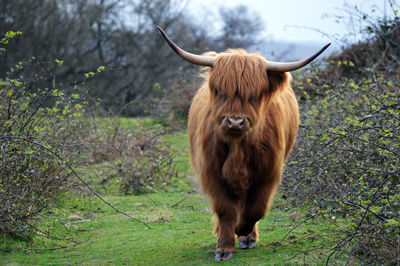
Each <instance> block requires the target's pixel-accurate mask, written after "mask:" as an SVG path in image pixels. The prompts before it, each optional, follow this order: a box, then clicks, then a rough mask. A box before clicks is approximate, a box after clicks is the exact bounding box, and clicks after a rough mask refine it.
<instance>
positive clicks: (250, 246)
mask: <svg viewBox="0 0 400 266" xmlns="http://www.w3.org/2000/svg"><path fill="white" fill-rule="evenodd" d="M255 244H256V242H254V241H249V244H248V248H254V245H255Z"/></svg>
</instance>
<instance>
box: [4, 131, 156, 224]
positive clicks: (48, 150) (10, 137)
mask: <svg viewBox="0 0 400 266" xmlns="http://www.w3.org/2000/svg"><path fill="white" fill-rule="evenodd" d="M0 139H9V140H14V139H18V140H23V141H27V142H29V143H31V144H34V145H36V146H39V147H41V148H42V149H44V150H46V151H47V152H49V153H50V154H52V155H54V156H55V157H56V158H58V159H59V160H61V161H62V163H63V164H64V165H65V166H67V167H68V168H69V169H70V170H71V172H72V174H73V175H74V176H75V177H76V178H78V179H79V181H81V182H82V184H84V185H85V186H86V187H87V188H88V189H89V190H90V191H91V192H92V193H93V194H94V195H95V196H96V197H97V198H99V199H100V200H101V201H103V202H104V203H105V204H106V205H108V206H109V207H110V208H111V209H113V210H114V211H116V212H117V213H119V214H122V215H125V216H126V217H128V218H130V219H132V220H135V221H137V222H139V223H141V224H143V225H145V226H146V227H147V228H149V229H151V227H150V226H149V225H148V224H146V223H145V222H143V221H141V220H139V219H137V218H135V217H132V216H130V215H129V214H127V213H125V212H123V211H120V210H118V209H117V208H115V207H114V206H113V205H112V204H111V203H109V202H108V201H106V200H105V199H104V198H103V197H102V196H100V195H99V194H98V193H97V192H96V191H95V190H94V189H93V188H92V187H91V186H89V184H88V183H86V182H85V181H84V180H83V179H82V178H81V177H80V176H79V175H78V173H77V172H76V171H75V170H74V169H73V167H72V166H71V165H70V164H69V162H68V161H66V160H64V159H63V158H62V157H61V156H60V155H59V154H58V153H56V152H55V151H53V150H51V149H49V148H47V147H45V146H44V145H42V144H40V143H38V142H36V141H33V140H30V139H27V138H24V137H18V136H0Z"/></svg>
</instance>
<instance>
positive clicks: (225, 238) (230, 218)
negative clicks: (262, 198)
mask: <svg viewBox="0 0 400 266" xmlns="http://www.w3.org/2000/svg"><path fill="white" fill-rule="evenodd" d="M213 209H214V212H215V214H216V217H217V224H216V233H217V236H218V244H217V251H216V254H215V260H217V261H219V260H228V259H231V258H233V252H234V251H235V224H236V220H237V212H238V206H237V204H235V203H234V202H233V201H229V200H227V199H215V200H214V202H213Z"/></svg>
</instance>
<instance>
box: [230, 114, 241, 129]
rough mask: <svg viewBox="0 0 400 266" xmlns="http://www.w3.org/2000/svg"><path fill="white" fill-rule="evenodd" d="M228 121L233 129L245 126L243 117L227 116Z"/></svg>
mask: <svg viewBox="0 0 400 266" xmlns="http://www.w3.org/2000/svg"><path fill="white" fill-rule="evenodd" d="M226 122H227V124H228V127H229V128H231V129H242V128H243V126H244V118H243V117H227V119H226Z"/></svg>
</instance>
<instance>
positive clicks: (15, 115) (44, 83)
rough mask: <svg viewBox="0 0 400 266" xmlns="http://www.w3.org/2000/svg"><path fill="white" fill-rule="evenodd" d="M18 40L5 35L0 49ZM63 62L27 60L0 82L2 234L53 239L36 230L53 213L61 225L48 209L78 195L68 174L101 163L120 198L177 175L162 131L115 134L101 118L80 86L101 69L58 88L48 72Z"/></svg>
mask: <svg viewBox="0 0 400 266" xmlns="http://www.w3.org/2000/svg"><path fill="white" fill-rule="evenodd" d="M16 35H19V34H17V33H15V32H14V33H13V32H10V33H8V34H7V35H6V37H5V38H3V39H2V40H1V43H0V44H3V45H5V44H7V43H8V40H10V39H11V38H13V37H14V36H16ZM62 63H63V61H62V60H54V62H40V61H39V60H36V58H34V57H32V58H31V59H30V60H28V61H26V62H18V63H17V64H16V66H15V67H13V68H11V69H10V70H9V72H7V75H6V77H3V78H1V79H0V234H5V235H13V236H16V237H22V238H24V239H26V240H31V238H32V236H35V235H40V236H46V237H51V235H50V234H51V233H50V231H48V230H47V231H46V230H45V231H46V232H44V231H43V230H42V229H39V227H38V226H36V225H37V223H38V221H39V220H40V218H41V217H49V216H48V215H47V214H49V213H52V215H51V216H52V217H55V218H56V219H58V220H60V219H59V217H56V216H57V215H55V214H54V212H53V211H52V207H53V206H55V203H56V202H57V201H59V200H60V198H61V196H62V194H63V193H64V192H66V191H77V190H76V188H77V187H78V185H80V184H79V183H78V180H77V179H75V178H72V177H73V175H76V173H77V172H80V173H82V172H83V171H86V172H83V173H84V174H83V176H84V175H87V174H89V173H90V172H91V171H92V168H94V167H95V166H96V165H99V164H101V163H102V162H105V161H106V162H108V163H109V164H110V165H111V169H112V172H113V173H112V176H113V177H115V176H118V177H119V178H120V180H121V191H123V193H144V192H148V191H152V190H153V189H155V188H157V187H159V185H163V186H165V185H167V184H169V182H170V180H171V178H172V177H173V176H176V172H175V170H174V164H173V161H172V156H171V154H170V152H169V150H168V147H165V146H163V145H162V143H161V141H160V140H159V135H160V134H161V133H162V131H160V130H157V131H154V132H153V133H151V132H146V130H147V129H146V128H144V127H139V128H137V129H136V130H126V129H121V128H120V124H119V122H118V119H110V118H106V117H105V115H106V114H105V113H104V112H102V111H100V110H99V109H98V104H97V103H93V102H90V101H89V100H88V97H87V96H86V94H87V93H86V91H85V88H86V87H87V86H89V84H90V80H93V79H94V78H95V77H94V76H95V75H96V73H97V72H102V71H104V67H98V68H97V72H96V73H95V72H88V73H86V74H85V76H86V80H85V82H86V84H83V83H81V84H73V86H71V85H69V84H61V85H60V84H57V82H56V74H55V73H52V72H50V69H56V67H57V66H61V65H62ZM54 65H55V66H54ZM22 70H24V73H31V76H30V77H24V76H22V75H21V73H22V72H21V71H22ZM64 87H68V89H66V90H65V88H64ZM61 88H62V89H61ZM64 91H70V92H71V93H70V94H68V95H66V94H65V93H64ZM77 169H78V170H77ZM82 180H83V179H82ZM82 180H81V181H82ZM85 183H86V182H85ZM42 225H43V224H42ZM64 228H65V229H67V227H64Z"/></svg>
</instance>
